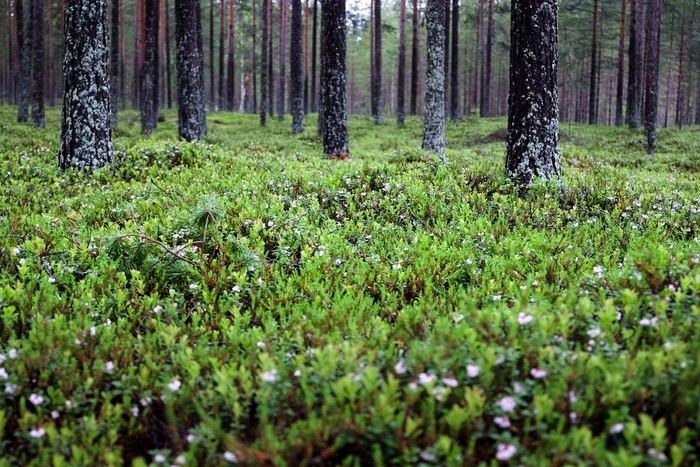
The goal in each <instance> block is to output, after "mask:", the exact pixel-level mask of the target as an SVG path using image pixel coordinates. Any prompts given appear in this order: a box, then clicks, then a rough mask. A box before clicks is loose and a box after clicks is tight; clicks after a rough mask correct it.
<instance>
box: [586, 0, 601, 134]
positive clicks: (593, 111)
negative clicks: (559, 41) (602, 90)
mask: <svg viewBox="0 0 700 467" xmlns="http://www.w3.org/2000/svg"><path fill="white" fill-rule="evenodd" d="M599 2H600V0H595V1H594V2H593V38H592V42H591V76H590V85H589V88H588V124H589V125H594V124H596V123H598V105H597V103H598V81H597V77H598V68H597V67H598V8H599Z"/></svg>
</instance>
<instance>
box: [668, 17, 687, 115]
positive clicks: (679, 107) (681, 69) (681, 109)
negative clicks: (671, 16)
mask: <svg viewBox="0 0 700 467" xmlns="http://www.w3.org/2000/svg"><path fill="white" fill-rule="evenodd" d="M684 13H685V9H684V10H683V12H682V13H681V15H683V16H682V20H681V21H682V22H681V43H680V50H679V51H678V86H677V88H678V93H677V96H676V119H675V121H676V125H678V127H679V128H682V127H683V123H684V122H683V119H684V117H685V89H684V87H683V85H684V84H685V83H684V81H685V31H686V27H685V15H684ZM692 24H693V23H692V22H691V25H692ZM691 27H692V26H691ZM669 68H670V67H669ZM669 81H670V80H669Z"/></svg>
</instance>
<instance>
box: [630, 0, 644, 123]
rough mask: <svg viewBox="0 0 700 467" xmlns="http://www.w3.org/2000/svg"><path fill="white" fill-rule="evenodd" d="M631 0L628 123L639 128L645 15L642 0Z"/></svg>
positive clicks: (640, 121)
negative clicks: (642, 31) (642, 32)
mask: <svg viewBox="0 0 700 467" xmlns="http://www.w3.org/2000/svg"><path fill="white" fill-rule="evenodd" d="M641 1H643V0H630V10H631V11H630V42H629V53H628V55H629V62H630V64H629V71H628V73H629V75H628V78H627V125H629V127H630V128H633V129H634V128H639V127H640V126H641V124H642V89H641V81H642V80H641V75H642V63H643V53H642V40H641V39H642V34H641V30H642V29H643V28H644V20H643V18H644V16H643V14H642V12H643V11H642V6H641V5H640V2H641Z"/></svg>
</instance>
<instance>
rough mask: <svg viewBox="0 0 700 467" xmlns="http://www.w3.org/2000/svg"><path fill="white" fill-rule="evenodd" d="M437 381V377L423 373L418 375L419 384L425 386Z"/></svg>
mask: <svg viewBox="0 0 700 467" xmlns="http://www.w3.org/2000/svg"><path fill="white" fill-rule="evenodd" d="M436 379H437V376H435V375H432V374H431V375H429V374H427V373H421V374H419V375H418V382H419V383H420V384H422V385H423V386H425V385H427V384H430V383H432V382H433V381H435V380H436Z"/></svg>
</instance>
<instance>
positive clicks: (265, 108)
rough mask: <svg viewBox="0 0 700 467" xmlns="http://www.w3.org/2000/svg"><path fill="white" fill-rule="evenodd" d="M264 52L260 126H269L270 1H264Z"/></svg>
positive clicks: (261, 61) (261, 63)
mask: <svg viewBox="0 0 700 467" xmlns="http://www.w3.org/2000/svg"><path fill="white" fill-rule="evenodd" d="M262 4H263V8H262V19H261V21H262V50H261V54H260V126H265V125H267V111H268V99H267V90H268V88H269V86H268V84H267V81H268V80H269V79H270V77H269V76H268V74H267V73H268V71H269V68H268V66H267V58H268V52H269V50H270V37H269V33H270V31H269V29H268V28H267V24H268V21H267V17H268V15H269V14H270V11H269V5H270V3H269V0H262Z"/></svg>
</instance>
